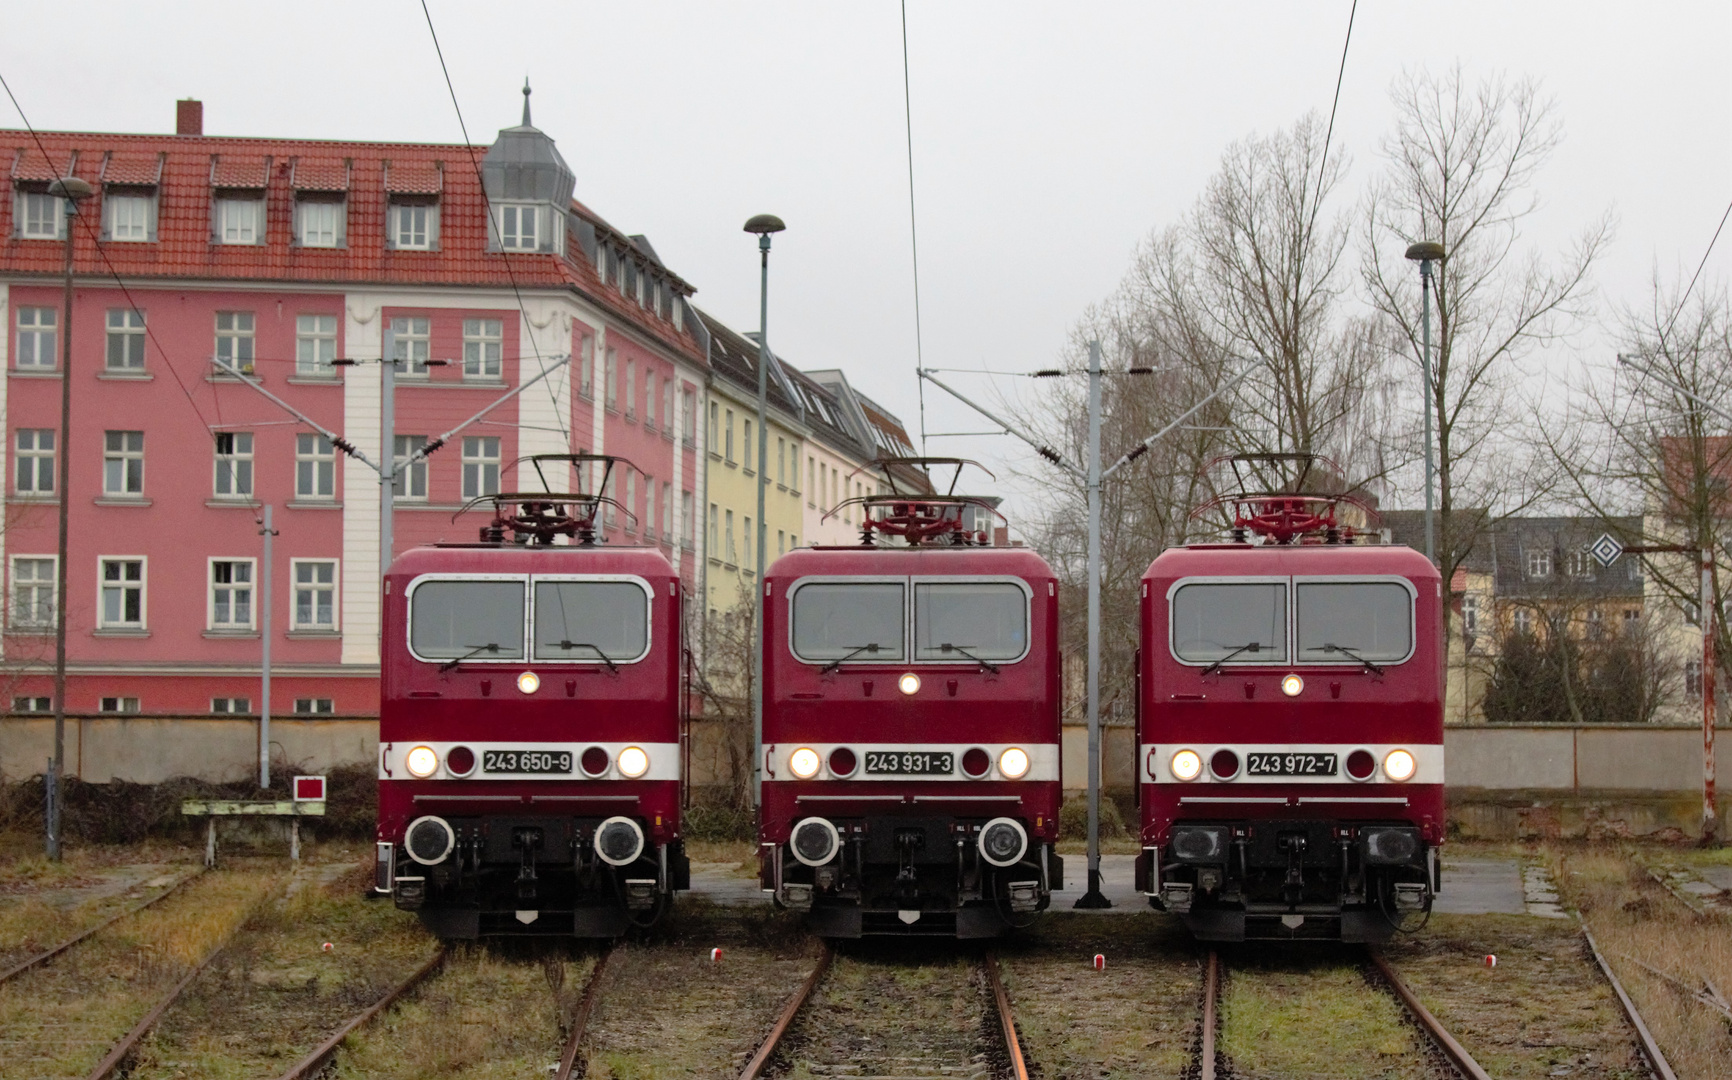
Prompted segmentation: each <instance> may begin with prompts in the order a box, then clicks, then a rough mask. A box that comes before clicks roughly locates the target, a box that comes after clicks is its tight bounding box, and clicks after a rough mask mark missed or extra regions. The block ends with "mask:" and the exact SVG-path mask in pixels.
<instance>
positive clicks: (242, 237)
mask: <svg viewBox="0 0 1732 1080" xmlns="http://www.w3.org/2000/svg"><path fill="white" fill-rule="evenodd" d="M213 202H214V205H213V207H212V212H213V214H214V217H215V220H214V225H213V228H212V230H211V231H212V237H213V239H214V240H215V242H216V243H218V244H224V245H228V244H238V245H242V246H249V247H256V246H258V245H259V244H262V243H264V242H265V200H264V199H263V198H235V197H232V196H218V197H217V198H216V199H215V200H213Z"/></svg>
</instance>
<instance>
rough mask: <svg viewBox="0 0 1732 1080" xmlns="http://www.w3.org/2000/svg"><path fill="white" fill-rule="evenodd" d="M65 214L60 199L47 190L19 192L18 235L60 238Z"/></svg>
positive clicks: (39, 238) (38, 238) (35, 238)
mask: <svg viewBox="0 0 1732 1080" xmlns="http://www.w3.org/2000/svg"><path fill="white" fill-rule="evenodd" d="M65 214H66V212H65V210H64V209H63V208H62V207H61V205H60V200H59V199H58V198H57V197H55V196H53V195H50V194H48V193H47V192H45V191H20V192H19V193H18V235H19V236H22V237H23V238H24V239H26V240H58V239H60V235H61V234H60V223H61V221H62V220H64V218H65Z"/></svg>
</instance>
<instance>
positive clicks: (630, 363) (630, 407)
mask: <svg viewBox="0 0 1732 1080" xmlns="http://www.w3.org/2000/svg"><path fill="white" fill-rule="evenodd" d="M625 418H626V419H627V420H635V419H637V361H636V360H633V359H632V358H631V357H629V356H628V357H626V360H625Z"/></svg>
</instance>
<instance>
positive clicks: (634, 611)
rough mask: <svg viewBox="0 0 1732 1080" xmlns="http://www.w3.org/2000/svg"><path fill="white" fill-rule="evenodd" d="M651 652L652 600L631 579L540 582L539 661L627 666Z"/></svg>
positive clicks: (537, 590) (537, 596)
mask: <svg viewBox="0 0 1732 1080" xmlns="http://www.w3.org/2000/svg"><path fill="white" fill-rule="evenodd" d="M648 651H649V597H648V596H647V595H646V594H645V593H644V591H643V588H642V587H641V586H639V585H638V584H637V583H635V582H631V581H537V582H536V583H535V658H536V659H537V660H559V661H564V662H575V663H592V664H593V663H614V664H620V663H627V662H630V661H633V660H639V659H642V657H643V655H644V653H646V652H648Z"/></svg>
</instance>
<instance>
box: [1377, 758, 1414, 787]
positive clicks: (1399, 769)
mask: <svg viewBox="0 0 1732 1080" xmlns="http://www.w3.org/2000/svg"><path fill="white" fill-rule="evenodd" d="M1418 771H1419V762H1418V761H1417V760H1415V759H1414V756H1413V752H1412V751H1410V750H1391V751H1390V752H1389V753H1387V754H1385V755H1383V775H1384V776H1387V777H1389V778H1390V779H1391V780H1394V781H1395V782H1396V783H1398V784H1399V783H1403V782H1405V781H1408V780H1412V779H1413V774H1414V773H1416V772H1418Z"/></svg>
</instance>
